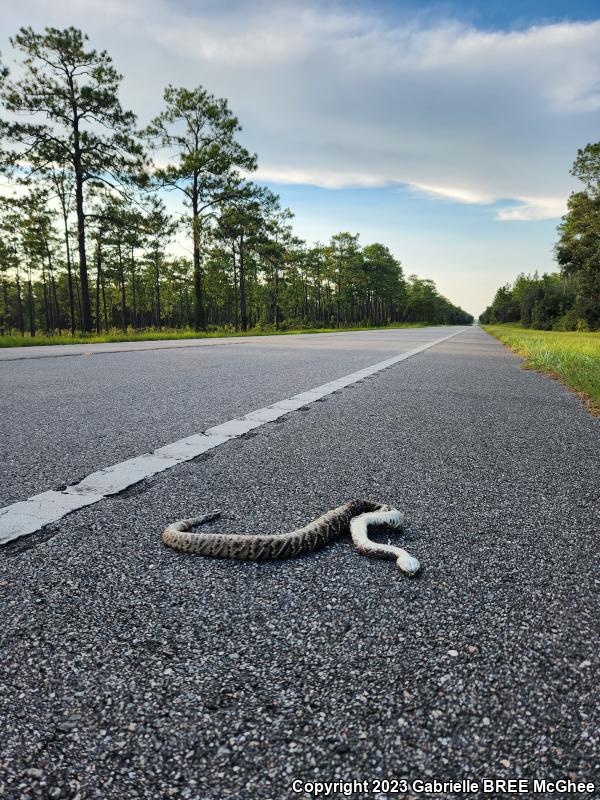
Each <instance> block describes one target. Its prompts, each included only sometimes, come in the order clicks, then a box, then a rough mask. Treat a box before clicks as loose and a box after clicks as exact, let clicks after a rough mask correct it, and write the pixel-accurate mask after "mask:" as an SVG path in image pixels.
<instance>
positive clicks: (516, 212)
mask: <svg viewBox="0 0 600 800" xmlns="http://www.w3.org/2000/svg"><path fill="white" fill-rule="evenodd" d="M518 200H519V201H521V202H520V204H519V205H516V206H513V207H512V208H501V209H500V210H499V211H498V212H497V213H496V219H499V220H502V221H503V222H531V221H533V220H541V219H557V218H559V217H562V216H563V214H566V212H567V203H566V200H565V199H564V198H562V197H519V198H518Z"/></svg>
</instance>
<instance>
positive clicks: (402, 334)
mask: <svg viewBox="0 0 600 800" xmlns="http://www.w3.org/2000/svg"><path fill="white" fill-rule="evenodd" d="M454 330H455V329H454ZM452 332H453V329H452V328H447V327H446V328H444V327H436V328H419V329H404V330H402V329H399V330H389V331H373V332H369V333H362V332H357V333H352V332H349V333H340V334H337V333H336V334H323V335H320V334H314V335H310V336H303V335H301V336H298V337H296V336H273V337H258V339H255V340H253V342H252V343H248V344H246V343H244V340H243V339H242V340H225V341H226V342H227V345H226V346H216V345H210V346H203V347H194V348H192V347H189V346H186V345H187V343H186V340H184V342H183V344H180V345H179V346H177V343H174V345H173V346H172V347H171V348H170V349H168V350H144V351H140V352H121V353H115V354H111V353H102V354H98V355H94V356H93V357H85V356H75V357H71V358H64V357H63V358H47V359H46V358H44V359H35V360H29V361H13V362H4V363H0V395H1V397H2V411H3V413H2V414H1V415H0V462H3V464H4V469H3V480H2V482H1V485H0V506H4V505H8V504H9V503H14V502H16V501H18V500H25V499H26V498H27V497H29V496H31V495H32V494H37V493H38V492H43V491H45V490H47V489H58V488H59V487H60V488H62V487H64V486H65V484H69V483H77V482H78V481H79V480H81V478H83V477H85V475H87V474H89V473H90V472H93V471H94V470H96V469H100V468H102V467H109V466H111V465H112V464H115V463H116V462H119V461H124V460H125V459H127V458H131V457H132V456H136V455H140V454H141V453H144V452H147V451H149V450H154V449H155V448H157V447H161V446H162V445H164V444H168V443H170V442H172V441H173V440H175V439H179V438H182V437H184V436H189V435H191V434H192V433H198V432H200V431H202V430H204V429H205V428H208V427H210V426H211V425H215V424H218V423H220V422H225V421H226V420H229V419H232V418H233V417H236V416H239V415H241V414H246V413H248V412H249V411H254V410H255V409H257V408H261V407H263V406H265V405H269V404H270V403H274V402H277V401H278V400H283V399H285V398H287V397H289V396H290V395H293V394H296V393H298V392H301V391H305V390H306V389H311V388H312V387H313V386H317V385H319V384H322V383H326V382H327V381H330V380H333V379H334V378H339V377H341V376H342V375H346V374H348V373H350V372H354V371H355V370H358V369H361V368H362V367H365V366H368V365H370V364H373V363H376V362H377V361H383V360H384V359H385V358H389V357H390V356H392V355H395V354H397V353H401V352H404V351H406V350H412V349H414V348H416V347H419V346H420V345H422V344H425V343H426V342H431V341H434V340H435V339H440V338H442V337H444V336H447V335H448V334H450V333H452ZM133 344H137V343H133ZM142 344H153V343H152V342H150V343H142ZM38 349H41V348H38Z"/></svg>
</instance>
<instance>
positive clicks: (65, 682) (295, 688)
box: [0, 328, 600, 800]
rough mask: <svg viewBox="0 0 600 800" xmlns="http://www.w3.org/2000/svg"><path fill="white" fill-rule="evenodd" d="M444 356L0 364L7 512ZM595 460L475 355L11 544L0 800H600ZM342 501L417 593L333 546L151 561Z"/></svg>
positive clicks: (406, 335)
mask: <svg viewBox="0 0 600 800" xmlns="http://www.w3.org/2000/svg"><path fill="white" fill-rule="evenodd" d="M452 333H457V329H420V330H398V331H373V332H365V333H344V334H331V335H315V336H304V337H298V338H296V337H273V338H261V339H259V340H258V341H252V342H247V341H235V342H233V343H230V342H229V341H228V342H227V345H226V346H223V347H219V346H215V345H210V346H204V347H190V346H187V347H186V346H182V347H173V348H169V349H167V350H159V349H156V348H152V349H151V348H148V347H145V348H143V349H141V350H137V349H136V350H133V351H127V352H122V351H117V352H104V353H99V352H98V353H95V354H94V355H93V356H85V355H82V356H78V357H72V358H63V357H58V358H57V357H44V358H41V359H34V360H30V359H28V360H19V361H7V362H6V363H3V364H0V379H1V381H2V397H3V405H4V413H3V415H2V445H1V446H2V458H3V462H4V464H5V467H4V470H5V473H4V476H3V481H2V487H1V489H2V501H1V502H2V505H5V506H6V505H8V504H12V503H16V502H18V501H21V500H25V499H26V498H27V497H29V496H31V495H32V494H36V493H40V492H44V491H46V490H48V489H58V490H60V488H61V487H64V485H67V484H69V483H72V482H73V481H77V480H81V479H82V478H84V477H85V476H86V475H88V474H89V473H90V472H93V471H94V470H98V469H100V468H103V467H109V466H111V465H113V464H115V463H117V462H119V461H123V460H125V459H129V458H132V457H134V456H136V455H140V454H141V453H144V452H148V451H151V450H153V449H155V448H159V447H162V446H163V445H165V444H168V443H170V442H172V441H174V440H176V439H179V438H181V437H185V436H190V435H192V434H194V433H197V432H199V431H202V430H205V429H206V428H207V427H210V426H211V425H217V424H219V423H221V422H224V421H227V420H231V419H233V418H236V417H240V415H244V414H247V413H248V412H251V411H253V410H255V409H258V408H261V407H264V406H268V405H270V404H271V403H276V402H277V401H280V400H282V399H285V398H289V397H290V396H292V395H294V394H297V393H299V392H304V391H306V390H308V389H311V388H313V387H315V386H319V385H322V384H325V383H327V382H328V381H332V380H334V379H335V378H339V377H341V376H344V375H347V374H348V373H352V372H354V371H357V370H361V369H363V368H366V367H368V366H370V365H373V364H375V363H379V362H382V361H385V360H386V359H389V358H391V357H393V356H395V355H397V354H399V353H403V352H404V353H406V352H408V351H411V350H413V349H416V348H418V347H420V346H423V345H425V344H428V343H429V344H431V343H433V342H435V341H437V340H439V339H442V338H444V337H446V336H448V335H449V334H452ZM101 347H102V346H101ZM599 434H600V421H599V420H598V419H595V418H593V417H591V416H589V415H588V414H587V413H586V411H585V409H584V408H583V407H582V406H581V404H580V403H579V401H578V400H577V398H576V397H575V396H574V395H572V394H571V393H569V392H568V391H566V390H565V389H564V388H563V387H562V386H561V385H560V384H559V383H557V382H555V381H552V380H550V379H548V378H546V377H544V376H542V375H539V374H536V373H533V372H526V371H523V370H520V369H519V359H518V358H517V357H516V356H514V355H513V354H511V353H510V352H509V351H507V350H506V349H505V348H504V347H503V346H502V345H500V344H499V343H498V342H497V341H495V340H493V339H492V338H490V337H488V336H487V335H486V334H485V333H484V332H482V331H481V330H479V329H478V328H469V329H464V330H462V331H460V332H458V334H457V335H456V336H453V337H452V338H449V339H446V340H445V341H442V342H441V343H439V344H436V345H435V346H432V347H431V348H430V349H427V350H424V351H423V352H421V353H419V354H418V355H414V356H413V357H412V358H409V359H408V360H403V361H400V362H399V363H397V364H395V365H394V366H392V367H390V368H388V369H386V370H385V371H381V372H378V373H376V374H374V375H373V376H372V377H370V378H368V379H366V380H364V381H361V382H356V383H353V384H351V385H348V386H347V387H346V388H343V389H340V390H338V391H336V393H334V394H329V395H327V396H326V397H323V398H322V401H321V402H312V403H311V404H310V405H307V406H305V407H304V408H303V409H299V410H297V411H292V412H290V413H289V414H287V415H285V416H282V417H280V419H279V420H278V421H276V422H273V423H271V424H266V425H263V426H262V427H259V428H257V429H256V430H255V431H252V432H250V433H249V434H246V436H243V437H237V438H235V439H232V440H231V441H227V442H225V443H224V444H222V445H221V446H219V447H216V448H215V449H214V450H212V451H210V452H209V453H205V454H203V455H202V456H200V457H199V458H197V459H194V460H191V461H187V462H185V463H181V464H178V465H176V466H173V467H172V468H170V469H167V470H166V471H164V472H161V473H160V474H156V475H153V476H151V477H149V478H148V479H147V480H145V481H143V482H142V483H140V484H137V485H135V486H133V487H131V488H129V489H126V490H125V491H124V492H122V493H121V494H116V495H114V496H112V497H107V498H105V499H102V500H101V501H99V502H97V503H96V504H94V505H92V506H90V507H88V508H84V509H82V510H79V511H76V512H75V513H73V514H71V515H69V516H66V517H64V518H63V519H61V520H59V521H58V522H56V523H54V524H53V525H51V526H49V527H46V528H44V529H43V530H42V531H40V532H38V533H34V534H33V535H31V536H29V537H25V538H22V539H16V540H15V541H13V542H12V543H9V544H8V545H5V546H4V547H3V548H2V550H1V551H0V603H1V607H2V619H1V622H0V641H1V645H0V675H2V676H3V677H2V680H1V681H0V726H1V729H2V737H1V741H0V797H9V798H13V797H14V798H21V797H23V798H25V797H52V798H54V797H56V798H63V797H71V798H75V797H77V796H78V797H80V798H88V797H90V798H119V799H121V798H127V799H129V798H137V797H140V798H148V797H152V798H155V797H156V798H158V797H175V798H179V797H182V798H198V799H199V800H222V798H224V797H232V798H239V799H240V800H253V799H254V798H265V800H267V799H268V800H282V799H283V798H288V797H289V798H292V797H308V796H310V795H309V794H307V793H306V792H304V793H303V791H302V789H301V790H300V791H299V792H298V793H294V791H293V789H292V785H294V787H296V788H298V787H299V786H300V787H302V786H303V785H306V786H307V790H308V789H309V788H310V786H309V783H310V782H311V781H315V780H317V781H319V780H321V781H323V780H328V781H332V780H344V781H352V780H356V781H359V782H361V781H362V782H364V781H368V782H370V786H369V787H368V788H369V789H375V788H377V787H376V785H375V784H374V783H373V781H374V780H375V779H389V780H392V781H393V780H397V781H403V780H406V781H408V782H411V781H415V780H418V779H422V780H427V779H429V780H431V779H433V778H437V779H451V778H457V779H460V778H473V779H478V780H483V779H484V778H488V779H492V778H518V777H523V778H538V779H544V778H546V779H553V780H554V779H557V778H561V779H567V778H571V779H576V780H578V781H593V780H595V782H596V785H597V786H600V766H599V763H600V734H599V733H598V731H599V730H600V710H599V708H600V704H599V702H598V700H599V696H598V664H599V655H598V654H599V652H600V648H599V644H600V613H599V611H600V609H599V602H598V597H599V592H598V590H599V588H600V577H599V576H600V572H599V570H598V566H599V563H598V562H599V555H598V552H599V548H598V527H599V522H600V519H599V511H598V509H599V508H600V497H599V481H598V471H599V462H598V452H599V438H600V436H599ZM361 496H367V497H372V498H375V499H381V500H382V501H383V502H388V503H392V504H394V505H396V506H397V507H399V508H401V509H402V510H404V511H405V513H406V516H407V519H408V524H407V528H406V530H405V532H404V533H402V534H401V535H400V536H399V537H397V536H396V535H395V534H394V535H392V536H393V538H394V539H396V538H398V541H399V542H401V543H403V544H404V545H405V546H406V547H407V549H408V550H409V551H410V552H411V553H412V554H413V555H415V556H416V557H418V558H419V560H420V561H421V563H422V565H423V572H422V574H421V575H420V576H419V577H417V578H415V579H408V578H407V577H406V576H404V575H403V574H402V573H400V572H399V571H398V570H397V569H396V568H395V567H394V564H393V562H392V561H390V562H388V561H378V560H372V559H368V558H365V557H364V556H361V555H360V554H358V553H356V552H355V551H354V550H353V549H352V546H351V544H350V542H349V541H344V540H340V541H338V542H336V543H333V544H332V545H330V546H329V547H327V548H325V549H324V550H321V551H319V552H316V553H313V554H310V555H307V556H305V557H302V558H299V559H294V560H291V561H287V562H275V563H265V564H253V563H237V562H230V561H219V560H214V561H213V560H208V559H203V558H201V557H194V556H186V555H184V554H181V553H177V552H175V551H172V550H167V549H166V548H165V547H164V546H163V545H162V542H161V539H160V533H161V531H162V529H163V528H164V527H165V525H166V524H167V523H168V522H171V521H173V520H175V519H178V518H180V517H182V516H187V515H190V514H192V513H194V512H201V511H203V510H205V509H211V508H214V507H220V508H222V509H224V510H225V511H226V516H225V518H224V519H222V520H221V521H219V522H218V523H216V524H215V526H214V529H215V530H222V531H227V530H229V531H242V530H245V531H249V532H274V531H276V530H277V531H281V530H287V529H290V528H292V527H294V526H298V525H300V524H304V523H306V522H307V521H308V520H310V519H312V518H314V517H315V516H317V515H319V514H320V513H322V512H323V511H325V510H327V509H329V508H332V507H334V506H336V505H339V504H340V503H341V502H343V501H344V500H346V499H349V498H352V497H361ZM294 781H300V784H298V783H295V784H293V782H294ZM334 796H335V795H334ZM337 796H341V791H340V792H338V795H337ZM351 796H353V797H372V798H374V797H378V796H379V797H380V798H383V797H392V796H418V795H416V794H414V793H413V794H411V790H410V788H409V790H408V791H407V792H405V793H404V794H400V795H398V794H393V793H392V792H389V793H388V792H387V791H386V790H384V791H380V792H379V793H377V791H372V792H371V793H364V792H362V791H358V792H355V793H353V794H352V795H351ZM495 796H504V795H503V793H502V792H500V791H497V792H496V793H495ZM505 796H508V795H505ZM570 796H578V795H577V794H571V795H570ZM580 796H582V797H583V796H590V794H589V793H587V794H586V793H582V794H581V795H580Z"/></svg>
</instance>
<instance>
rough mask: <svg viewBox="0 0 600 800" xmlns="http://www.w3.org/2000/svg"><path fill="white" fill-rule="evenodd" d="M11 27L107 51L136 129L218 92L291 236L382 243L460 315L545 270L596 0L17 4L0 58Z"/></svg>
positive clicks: (597, 19)
mask: <svg viewBox="0 0 600 800" xmlns="http://www.w3.org/2000/svg"><path fill="white" fill-rule="evenodd" d="M23 25H31V26H32V27H33V28H34V29H36V30H41V29H42V28H43V27H44V26H46V25H52V26H56V27H67V26H69V25H74V26H75V27H79V28H81V29H82V30H84V31H85V32H87V33H88V34H89V36H90V44H91V45H92V46H93V47H95V48H97V49H106V50H108V51H109V53H110V54H111V55H112V57H113V59H114V61H115V64H116V66H117V68H118V69H119V70H120V72H122V73H123V75H124V80H123V85H122V101H123V105H124V106H125V107H126V108H131V109H132V110H133V111H134V112H135V113H136V114H137V115H138V120H139V123H140V126H143V125H145V124H147V122H148V121H149V120H150V119H151V117H152V116H154V115H156V114H157V113H158V112H159V111H160V110H161V108H162V91H163V89H164V87H165V86H166V85H167V84H169V83H170V84H173V85H175V86H187V87H190V88H192V87H194V86H198V85H202V86H204V87H205V88H206V89H208V90H209V91H210V92H212V93H213V94H215V95H218V96H222V97H227V98H228V100H229V104H230V107H231V109H232V110H233V112H234V113H235V114H236V116H237V117H238V118H239V120H240V123H241V124H242V127H243V130H242V132H241V134H240V139H241V141H242V142H243V143H244V144H245V145H246V147H248V148H249V149H250V150H251V151H252V152H256V153H257V154H258V164H259V169H258V171H257V173H256V176H255V179H256V180H257V181H259V182H261V183H263V184H266V185H268V186H269V187H270V188H271V189H273V190H274V191H275V192H277V193H278V194H279V195H280V196H281V201H282V204H283V205H284V206H289V207H290V208H291V210H292V211H293V212H294V213H295V218H294V222H293V225H294V230H295V232H296V233H297V234H298V235H299V236H301V237H303V238H305V239H307V240H308V241H309V242H312V241H321V242H326V241H327V240H328V239H329V238H330V236H331V235H332V234H333V233H336V232H338V231H341V230H346V231H350V232H351V233H359V234H360V241H361V243H362V244H369V243H371V242H374V241H380V242H382V243H384V244H386V245H388V246H389V247H390V249H391V250H392V252H393V253H394V255H395V256H396V257H397V258H399V259H400V260H401V262H402V264H403V267H404V270H405V273H406V274H412V273H417V274H418V275H420V276H421V277H428V278H432V279H433V280H434V281H435V282H436V284H437V286H438V289H439V290H440V291H441V293H442V294H444V295H445V296H446V297H448V298H449V299H450V300H451V301H452V302H454V303H456V304H458V305H461V306H462V307H463V308H465V309H467V310H468V311H470V312H471V313H473V314H474V315H478V314H479V313H480V312H481V311H482V310H483V309H484V308H485V306H487V305H488V304H489V303H490V301H491V299H492V297H493V295H494V292H495V290H496V288H497V287H498V286H499V285H501V284H503V283H505V282H507V281H511V280H513V279H514V278H515V277H516V276H517V275H518V274H519V273H520V272H533V271H535V270H538V271H540V272H543V271H551V270H554V269H556V264H555V262H554V260H553V245H554V243H555V241H556V237H557V234H556V226H557V225H558V224H559V223H560V217H561V215H562V214H564V212H565V208H566V201H567V198H568V196H569V193H570V192H571V191H573V190H576V189H577V188H578V182H577V181H576V180H575V179H574V178H572V177H571V176H570V174H569V170H570V167H571V164H572V162H573V160H574V158H575V155H576V152H577V148H579V147H583V146H585V145H586V144H587V143H588V142H592V141H598V140H599V139H600V5H599V4H598V2H597V0H595V2H582V1H581V0H571V2H558V1H557V0H545V2H541V0H539V1H538V0H521V2H515V1H513V0H504V2H495V0H490V1H489V2H485V3H484V2H479V3H476V2H468V1H467V0H465V1H464V2H449V3H431V4H429V3H426V2H418V3H417V2H415V3H410V2H398V1H397V0H378V2H361V1H360V0H353V2H329V0H294V2H288V1H287V0H279V2H273V1H272V2H262V1H261V0H253V2H248V1H247V0H54V2H53V3H48V2H47V0H20V2H19V3H13V4H10V6H9V7H5V8H3V12H2V16H1V18H0V50H1V51H2V54H3V60H4V61H5V62H6V63H7V64H9V65H10V63H11V58H12V51H11V48H10V46H9V44H8V38H9V37H10V36H11V35H13V34H14V33H15V32H16V31H17V30H18V28H19V27H21V26H23ZM173 202H174V201H173Z"/></svg>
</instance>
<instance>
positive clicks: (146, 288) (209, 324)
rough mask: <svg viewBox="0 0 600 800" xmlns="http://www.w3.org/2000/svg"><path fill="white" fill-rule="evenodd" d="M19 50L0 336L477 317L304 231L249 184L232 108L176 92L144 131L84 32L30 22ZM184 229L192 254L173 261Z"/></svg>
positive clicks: (340, 239) (8, 126)
mask: <svg viewBox="0 0 600 800" xmlns="http://www.w3.org/2000/svg"><path fill="white" fill-rule="evenodd" d="M10 42H11V45H12V47H13V49H14V51H15V53H16V54H17V55H18V56H19V57H20V63H19V65H18V70H17V76H16V77H15V78H13V77H12V76H11V74H10V72H9V70H8V68H7V67H6V66H3V65H2V63H0V102H1V103H2V105H3V107H4V110H5V113H4V116H3V118H2V119H0V137H1V142H2V144H1V148H0V168H1V169H2V171H3V173H4V174H5V175H6V176H8V177H9V182H8V183H7V184H6V185H7V186H8V187H9V189H11V191H8V192H6V193H5V194H4V195H3V196H0V284H1V285H0V334H7V333H15V332H18V333H21V334H22V335H35V334H37V333H38V332H43V333H47V334H50V333H62V332H71V333H72V334H75V333H76V332H77V331H80V332H83V333H89V332H93V331H96V332H98V333H100V332H103V331H106V332H108V331H109V330H110V329H113V328H120V329H123V330H128V329H134V330H143V329H148V328H153V329H158V330H160V329H161V328H191V329H194V330H198V331H206V330H214V329H219V328H223V329H235V330H241V331H245V330H248V329H249V328H261V327H262V328H273V329H278V328H296V327H314V326H319V327H321V326H322V327H331V326H333V327H341V326H347V325H366V324H370V325H385V324H389V323H397V322H429V323H445V324H465V323H470V322H472V317H471V316H470V315H469V314H467V313H466V312H465V311H463V310H462V309H461V308H458V307H457V306H454V305H453V304H452V303H450V302H449V301H448V300H447V299H446V298H444V297H442V296H441V295H440V294H439V293H438V291H437V290H436V287H435V285H434V283H433V282H432V281H430V280H423V279H421V278H418V277H417V276H416V275H411V276H408V277H405V275H404V272H403V268H402V265H401V264H400V262H399V261H398V260H397V259H396V258H394V256H393V255H392V254H391V252H390V251H389V249H388V248H387V247H386V246H385V245H383V244H378V243H375V244H370V245H366V246H361V245H360V244H359V236H358V235H357V234H351V233H348V232H341V233H337V234H335V235H333V236H332V237H331V240H330V241H329V242H327V243H325V244H322V243H316V244H314V245H308V244H307V243H306V242H303V241H301V240H300V239H299V238H297V237H296V236H295V235H294V232H293V229H292V227H291V222H290V221H291V219H292V216H293V215H292V213H291V212H290V211H289V210H288V209H284V208H282V207H281V204H280V199H279V197H278V196H277V195H276V194H274V193H273V192H272V191H270V190H269V189H268V188H266V187H263V186H259V185H257V184H256V183H254V182H252V181H251V180H250V179H249V177H248V176H250V175H251V174H252V172H253V171H254V170H255V169H256V166H257V161H256V156H255V155H254V154H252V153H250V152H248V150H246V149H245V148H244V147H243V145H242V144H241V143H240V142H239V140H238V134H239V132H240V130H241V127H240V124H239V122H238V120H237V118H236V117H235V116H234V115H233V113H232V112H231V110H230V109H229V106H228V103H227V101H226V100H225V99H222V98H217V97H214V96H213V95H211V94H209V93H208V92H207V91H206V90H205V89H204V88H202V87H198V88H196V89H186V88H177V87H174V86H168V87H167V88H166V89H165V91H164V95H163V100H164V105H163V110H162V111H161V112H160V114H158V116H156V117H155V118H154V119H153V120H151V122H150V123H149V124H148V125H147V126H146V127H145V128H143V129H138V127H137V119H136V116H135V114H134V113H133V112H132V111H131V110H127V109H124V108H123V106H122V104H121V102H120V99H119V89H120V84H121V81H122V75H120V74H119V73H118V72H117V70H116V69H115V66H114V64H113V61H112V59H111V57H110V55H109V54H108V53H107V52H106V51H101V52H98V51H96V50H93V49H89V46H88V37H87V36H86V35H85V34H83V33H82V32H81V31H80V30H77V29H75V28H68V29H65V30H58V29H56V28H46V29H45V30H44V32H43V33H36V32H35V31H34V30H32V29H31V28H21V29H20V31H19V32H18V33H17V34H16V36H15V37H14V38H12V39H11V40H10ZM167 193H173V194H174V195H177V196H179V197H180V198H181V201H182V203H181V212H180V213H177V214H173V213H169V211H168V210H167V207H166V205H165V202H164V198H165V197H166V195H167ZM182 232H183V233H182ZM181 236H183V237H184V242H183V247H184V248H185V247H186V244H187V252H189V256H188V255H185V256H182V255H174V254H173V253H174V250H175V251H176V249H177V247H176V245H177V244H178V243H179V250H180V251H181V250H182V243H181ZM178 237H179V238H178ZM184 252H186V251H185V250H184Z"/></svg>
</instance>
